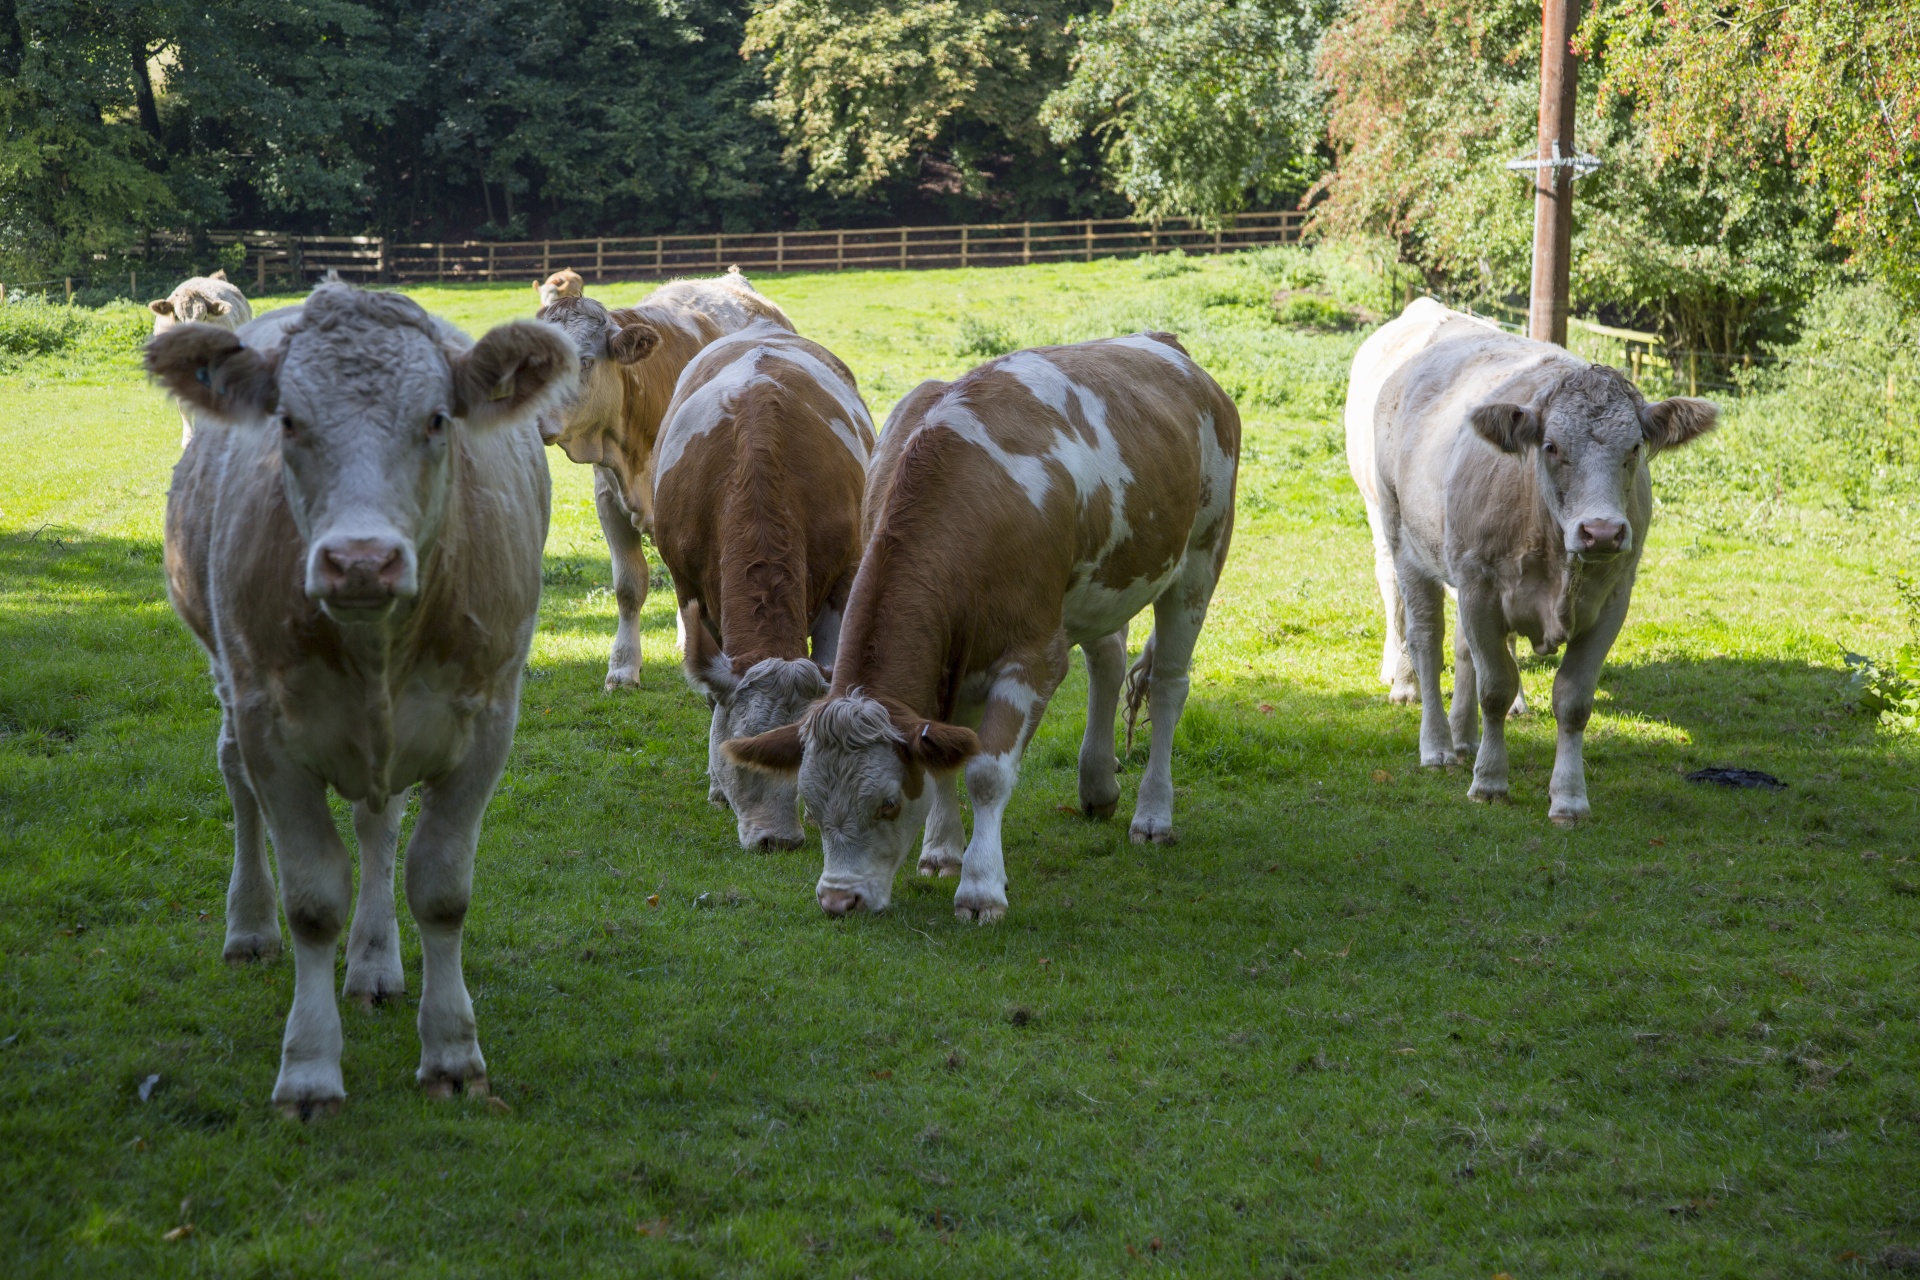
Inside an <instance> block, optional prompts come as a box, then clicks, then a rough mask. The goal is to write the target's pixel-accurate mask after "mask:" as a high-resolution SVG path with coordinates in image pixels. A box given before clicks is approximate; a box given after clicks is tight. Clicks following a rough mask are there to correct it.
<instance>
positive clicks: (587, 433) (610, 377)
mask: <svg viewBox="0 0 1920 1280" xmlns="http://www.w3.org/2000/svg"><path fill="white" fill-rule="evenodd" d="M629 316H630V318H629V319H628V320H627V321H626V322H625V323H623V322H622V320H621V319H620V318H619V317H616V316H615V315H614V314H613V313H612V312H610V311H608V310H607V309H606V308H605V307H604V306H602V305H601V304H600V303H598V302H596V301H594V300H593V299H592V298H576V297H560V298H556V299H554V300H553V301H552V302H550V303H548V304H547V305H545V306H543V307H541V308H540V312H539V319H541V320H544V321H546V322H548V323H549V324H555V325H558V326H560V328H561V329H563V330H565V331H566V335H567V337H568V338H570V339H572V341H573V346H574V350H575V352H576V353H578V355H579V358H580V382H579V387H578V389H577V391H574V392H573V393H571V394H569V395H567V396H564V397H562V398H561V400H560V402H559V403H558V404H557V405H556V406H555V407H554V408H553V409H552V410H551V411H550V412H548V413H546V414H543V415H542V416H541V419H540V438H541V439H543V440H545V441H546V442H547V443H548V444H558V445H559V446H560V447H561V448H562V449H564V450H565V451H566V454H567V456H568V457H570V458H572V459H573V460H574V461H575V462H589V463H591V462H599V461H600V460H601V458H600V454H599V449H598V441H599V440H600V439H601V438H602V437H603V436H605V435H608V434H613V433H617V432H618V431H619V430H620V428H621V425H622V423H623V421H624V415H625V409H626V381H625V379H624V378H622V377H621V374H620V369H619V366H621V365H629V364H637V363H639V362H640V361H642V360H645V359H646V358H647V357H648V356H650V355H652V354H653V351H654V348H656V347H658V346H659V345H660V331H659V330H657V329H655V328H654V327H653V326H652V325H650V324H648V323H647V322H646V321H644V320H641V319H639V318H638V317H631V313H629Z"/></svg>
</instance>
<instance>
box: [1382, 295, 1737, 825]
mask: <svg viewBox="0 0 1920 1280" xmlns="http://www.w3.org/2000/svg"><path fill="white" fill-rule="evenodd" d="M1717 413H1718V410H1716V409H1715V407H1714V406H1713V405H1712V404H1709V403H1708V402H1707V401H1705V400H1694V399H1689V398H1687V397H1684V396H1677V397H1675V398H1673V399H1671V400H1663V401H1661V402H1659V403H1658V404H1648V403H1647V402H1646V401H1645V400H1644V399H1642V397H1641V395H1640V393H1639V391H1637V390H1636V389H1635V388H1634V386H1633V384H1632V383H1631V382H1629V381H1628V380H1627V379H1626V378H1625V376H1623V375H1622V374H1621V373H1620V372H1619V371H1618V370H1615V369H1611V368H1608V367H1606V366H1604V365H1595V364H1589V363H1588V362H1587V361H1585V360H1582V359H1580V358H1579V357H1577V356H1574V355H1572V354H1571V353H1569V352H1567V351H1565V350H1564V349H1562V348H1560V347H1556V346H1553V345H1552V344H1550V343H1545V342H1534V341H1531V340H1529V339H1526V338H1520V337H1515V336H1513V335H1512V334H1507V333H1502V332H1500V331H1498V330H1495V329H1489V328H1488V327H1487V326H1486V325H1484V324H1482V323H1480V322H1477V321H1475V320H1473V319H1471V318H1470V317H1467V316H1461V315H1454V314H1449V315H1448V316H1446V317H1443V318H1442V319H1441V321H1440V323H1437V324H1434V325H1432V326H1431V328H1430V329H1429V330H1428V331H1427V334H1426V337H1425V340H1424V342H1422V343H1421V344H1420V345H1419V348H1418V350H1417V351H1415V352H1413V353H1411V354H1410V355H1409V356H1408V358H1407V359H1406V360H1405V361H1404V363H1402V364H1401V366H1400V367H1399V368H1398V369H1396V370H1395V371H1394V372H1393V373H1392V374H1391V375H1390V376H1389V377H1388V378H1387V379H1386V380H1385V381H1384V382H1383V384H1382V385H1381V388H1380V393H1379V399H1378V403H1377V405H1376V407H1375V413H1374V463H1375V467H1376V469H1377V473H1378V474H1377V478H1378V482H1379V513H1378V518H1379V521H1380V527H1381V531H1382V534H1383V536H1384V538H1385V541H1386V543H1387V545H1388V547H1389V548H1390V549H1391V551H1392V553H1393V562H1394V568H1395V576H1396V579H1397V583H1398V586H1399V594H1400V600H1401V605H1402V608H1403V609H1404V610H1405V613H1406V641H1407V649H1408V652H1409V653H1410V654H1411V656H1412V659H1413V666H1414V670H1415V672H1416V673H1417V677H1418V680H1419V683H1420V702H1421V706H1420V763H1421V764H1423V765H1445V764H1451V763H1453V762H1455V761H1456V760H1459V761H1464V760H1465V759H1466V758H1467V757H1468V756H1469V755H1472V756H1473V757H1474V767H1473V783H1472V785H1471V786H1470V787H1469V789H1468V791H1467V794H1468V795H1469V796H1472V797H1473V798H1474V799H1477V800H1495V799H1504V798H1505V797H1506V795H1507V790H1508V787H1507V743H1506V716H1507V709H1508V707H1509V706H1510V705H1511V704H1512V702H1513V699H1514V696H1515V694H1516V693H1517V692H1518V690H1519V687H1520V672H1519V669H1518V667H1517V666H1516V665H1515V663H1514V659H1513V655H1512V652H1511V650H1510V649H1509V647H1508V638H1509V637H1510V636H1514V635H1521V636H1525V637H1526V638H1527V639H1528V640H1529V641H1531V642H1532V644H1533V648H1534V651H1535V652H1536V653H1552V652H1554V651H1555V650H1556V649H1558V648H1559V647H1560V646H1561V645H1562V644H1565V645H1566V647H1567V652H1566V655H1565V656H1564V657H1563V658H1562V659H1561V660H1560V670H1559V672H1558V673H1557V674H1556V675H1555V676H1554V681H1553V715H1554V719H1555V721H1556V722H1557V724H1558V727H1559V742H1558V747H1557V749H1556V751H1555V754H1554V765H1553V777H1552V781H1551V783H1550V784H1549V788H1548V794H1549V808H1548V811H1547V812H1548V816H1549V817H1550V818H1552V819H1553V820H1554V821H1556V822H1559V823H1562V824H1567V823H1572V822H1575V821H1577V820H1579V819H1580V818H1583V817H1585V816H1587V813H1588V812H1589V806H1588V803H1587V781H1586V768H1585V764H1584V762H1583V760H1582V755H1581V751H1582V740H1583V735H1584V734H1585V731H1586V726H1587V720H1588V718H1589V716H1590V715H1591V714H1592V712H1593V692H1594V686H1595V684H1596V683H1597V682H1598V680H1599V677H1600V667H1601V664H1602V663H1603V662H1604V661H1605V660H1606V656H1607V651H1608V649H1610V648H1611V647H1612V646H1613V641H1614V637H1615V636H1617V635H1619V633H1620V627H1621V624H1622V623H1624V622H1625V621H1626V617H1627V606H1628V603H1629V602H1630V601H1631V599H1632V596H1633V584H1634V578H1635V575H1636V574H1637V572H1638V570H1639V565H1640V554H1641V552H1642V550H1643V549H1644V548H1645V546H1646V538H1647V529H1648V525H1649V523H1650V522H1651V520H1652V517H1653V488H1652V480H1651V477H1650V475H1649V472H1648V470H1647V462H1648V460H1649V459H1650V458H1652V457H1653V455H1654V454H1656V453H1658V452H1660V451H1661V450H1663V449H1671V448H1675V447H1678V446H1680V445H1683V444H1686V443H1687V442H1688V441H1690V440H1693V439H1695V438H1696V437H1698V436H1699V435H1701V434H1702V433H1703V432H1706V431H1710V430H1712V428H1713V425H1714V421H1715V418H1716V415H1717ZM1449 586H1450V587H1452V588H1454V589H1455V590H1456V591H1457V592H1458V593H1459V599H1460V626H1459V635H1458V637H1457V639H1456V644H1455V650H1454V652H1455V664H1454V695H1453V712H1452V716H1451V718H1450V719H1449V717H1448V716H1447V715H1446V713H1445V712H1444V711H1443V709H1442V707H1441V702H1440V664H1441V641H1442V638H1443V632H1444V630H1445V619H1444V615H1443V607H1444V606H1443V599H1444V596H1443V591H1444V588H1446V587H1449ZM1476 704H1477V706H1476ZM1482 711H1484V712H1485V714H1486V736H1485V737H1484V738H1481V737H1480V736H1479V732H1478V728H1479V712H1482Z"/></svg>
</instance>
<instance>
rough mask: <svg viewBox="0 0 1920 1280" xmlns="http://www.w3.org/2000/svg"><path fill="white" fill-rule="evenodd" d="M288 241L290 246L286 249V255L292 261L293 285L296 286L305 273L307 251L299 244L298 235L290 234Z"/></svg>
mask: <svg viewBox="0 0 1920 1280" xmlns="http://www.w3.org/2000/svg"><path fill="white" fill-rule="evenodd" d="M288 241H289V244H290V245H291V247H290V248H289V249H288V250H287V256H288V258H289V259H291V261H292V263H293V283H294V287H295V288H298V287H299V285H300V281H301V279H302V277H304V276H305V275H306V274H307V253H306V250H305V249H303V248H302V247H301V245H300V237H299V236H290V237H288Z"/></svg>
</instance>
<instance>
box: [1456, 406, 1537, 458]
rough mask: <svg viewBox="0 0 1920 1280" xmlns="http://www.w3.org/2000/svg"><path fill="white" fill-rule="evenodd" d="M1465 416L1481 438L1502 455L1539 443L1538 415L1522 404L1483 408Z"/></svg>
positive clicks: (1529, 447) (1517, 451)
mask: <svg viewBox="0 0 1920 1280" xmlns="http://www.w3.org/2000/svg"><path fill="white" fill-rule="evenodd" d="M1468 416H1469V420H1470V421H1472V423H1473V429H1474V430H1475V431H1477V432H1479V433H1480V438H1481V439H1482V440H1485V441H1486V442H1487V443H1488V444H1490V445H1492V446H1493V447H1494V448H1496V449H1498V450H1500V452H1502V453H1519V452H1521V451H1522V450H1525V449H1531V448H1533V447H1535V446H1536V445H1538V444H1539V443H1540V415H1539V414H1537V413H1535V412H1534V411H1533V410H1532V409H1529V408H1527V406H1525V405H1523V404H1502V403H1496V404H1483V405H1481V406H1480V407H1478V408H1477V409H1475V410H1474V411H1473V412H1472V413H1471V414H1470V415H1468Z"/></svg>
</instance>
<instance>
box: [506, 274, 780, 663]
mask: <svg viewBox="0 0 1920 1280" xmlns="http://www.w3.org/2000/svg"><path fill="white" fill-rule="evenodd" d="M539 315H540V319H542V320H547V321H551V322H552V323H554V324H557V325H559V326H560V327H561V328H563V329H565V330H566V331H567V334H568V336H569V337H571V338H572V339H573V341H574V345H575V347H576V348H577V350H578V351H579V354H580V386H579V390H578V393H577V394H575V395H573V396H570V397H569V398H568V399H567V401H566V402H565V403H564V404H563V405H561V406H560V407H559V408H558V409H556V410H554V411H553V412H551V413H549V414H548V415H547V416H546V417H545V418H544V419H543V421H542V423H541V428H540V430H541V435H542V436H543V437H544V438H545V439H546V440H547V442H548V443H549V444H557V445H559V446H560V448H561V450H562V451H563V452H565V454H566V455H567V456H568V457H569V458H571V459H573V460H574V461H575V462H583V463H589V464H591V465H592V466H593V469H594V471H593V502H594V507H595V509H596V511H597V512H598V513H599V516H600V531H601V532H602V533H603V534H605V535H606V539H607V549H608V551H609V552H611V553H612V556H613V597H614V604H615V606H616V607H617V608H618V610H619V614H620V621H619V626H618V629H617V630H616V631H615V633H614V638H613V653H612V654H611V656H610V657H609V658H608V660H607V688H608V689H620V688H626V687H630V686H634V685H637V684H639V683H640V607H641V606H642V605H643V604H645V603H646V599H647V557H646V553H645V552H644V551H643V550H642V549H641V545H640V535H641V534H643V533H651V532H653V444H654V437H655V436H656V435H657V434H658V433H659V430H660V419H661V418H662V417H663V416H664V415H665V413H666V411H667V405H668V403H669V402H670V401H671V400H672V399H673V388H674V383H675V382H676V381H677V380H678V379H679V377H680V373H681V370H683V369H685V368H686V367H687V364H688V363H689V362H690V361H691V360H692V359H693V358H694V356H696V355H698V354H699V353H700V351H701V349H702V348H703V347H705V346H706V345H707V344H708V343H709V342H712V341H713V340H714V339H715V338H721V337H725V336H726V335H727V334H729V333H738V332H739V331H740V330H742V329H744V328H746V327H747V326H748V325H750V324H753V323H755V322H756V321H760V320H766V321H771V322H772V323H774V324H777V325H779V326H780V327H781V328H783V329H786V330H788V331H791V330H792V329H793V324H792V322H791V321H789V320H788V319H787V317H786V314H785V313H784V312H782V311H781V310H780V308H779V307H777V306H775V305H774V304H773V303H772V302H771V301H769V300H768V299H766V298H765V297H763V296H762V295H761V294H760V293H758V292H757V291H755V289H754V287H753V286H752V285H751V284H748V283H747V278H746V277H745V276H743V275H741V274H740V273H739V272H738V271H737V270H734V271H729V272H728V273H727V274H726V275H723V276H717V277H714V278H713V279H710V280H675V281H673V282H672V283H671V284H665V285H662V286H661V287H660V288H658V289H656V290H654V291H653V293H651V294H649V295H648V297H647V299H646V301H645V302H642V303H641V304H640V305H639V306H637V307H622V308H620V309H618V310H615V311H609V310H608V309H607V308H606V307H604V306H602V305H601V304H600V303H599V302H597V301H595V300H594V299H592V298H558V299H556V300H555V301H553V302H552V303H550V304H548V305H547V306H544V307H542V308H540V313H539Z"/></svg>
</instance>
